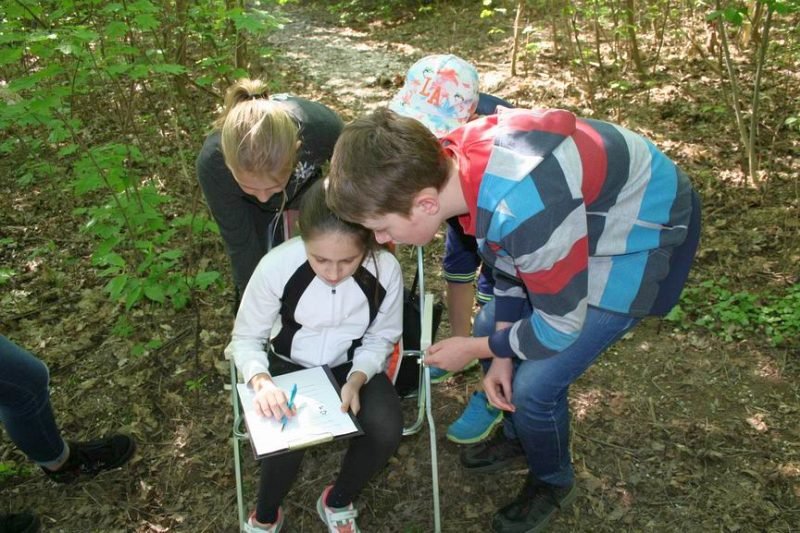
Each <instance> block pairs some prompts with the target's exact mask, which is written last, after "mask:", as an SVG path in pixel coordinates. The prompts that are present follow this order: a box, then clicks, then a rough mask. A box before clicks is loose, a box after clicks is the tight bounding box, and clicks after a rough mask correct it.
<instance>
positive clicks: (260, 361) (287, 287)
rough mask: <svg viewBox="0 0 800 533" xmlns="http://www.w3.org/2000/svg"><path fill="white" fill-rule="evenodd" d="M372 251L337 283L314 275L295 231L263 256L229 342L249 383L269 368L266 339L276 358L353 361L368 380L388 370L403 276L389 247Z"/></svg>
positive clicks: (304, 362) (308, 362) (308, 363)
mask: <svg viewBox="0 0 800 533" xmlns="http://www.w3.org/2000/svg"><path fill="white" fill-rule="evenodd" d="M375 257H376V260H377V268H376V265H375V262H376V261H374V260H373V259H371V258H370V257H369V256H368V257H367V258H366V259H365V260H364V262H363V264H362V265H361V266H360V267H359V268H358V270H356V272H355V273H354V274H353V276H351V277H349V278H347V279H346V280H344V281H342V282H340V283H339V284H338V285H337V286H336V287H331V286H330V285H328V284H326V283H325V282H323V281H322V280H321V279H319V278H318V277H317V276H316V275H315V274H314V271H313V270H312V269H311V266H310V265H309V263H308V257H307V255H306V250H305V245H304V244H303V241H302V239H300V238H299V237H295V238H294V239H291V240H289V241H286V242H285V243H283V244H281V245H280V246H277V247H276V248H273V249H272V251H270V252H269V253H268V254H267V255H265V256H264V257H263V258H262V259H261V261H260V262H259V263H258V266H257V267H256V269H255V272H253V276H252V277H251V278H250V282H249V283H248V284H247V288H246V289H245V291H244V296H243V297H242V303H241V306H240V307H239V312H238V314H237V315H236V322H235V323H234V326H233V333H232V340H231V342H230V343H229V344H228V346H227V347H226V348H225V353H226V354H227V355H228V356H229V357H233V358H234V361H235V362H236V366H237V367H238V368H239V372H241V374H242V375H243V377H244V380H245V383H249V382H250V380H251V379H252V377H253V376H255V375H256V374H259V373H262V372H267V373H268V372H269V362H268V359H267V350H268V346H269V345H268V344H267V341H270V344H271V345H272V349H273V351H274V352H275V353H276V354H277V355H279V356H280V357H282V358H284V359H287V360H290V361H291V362H293V363H295V364H297V365H300V366H303V367H313V366H320V365H324V364H327V365H329V366H331V367H336V366H339V365H341V364H343V363H346V362H348V361H352V363H353V367H352V369H351V370H350V373H352V372H354V371H356V370H358V371H360V372H363V373H364V374H366V376H367V379H371V378H372V376H374V375H375V374H377V373H378V372H382V371H384V370H385V367H386V361H387V359H388V357H389V356H390V355H391V352H392V350H393V348H394V345H395V344H396V343H397V342H398V340H399V339H400V336H401V334H402V330H403V278H402V275H401V272H400V264H399V263H398V262H397V258H395V257H394V255H392V254H391V253H390V252H388V251H386V250H380V251H379V252H376V254H375Z"/></svg>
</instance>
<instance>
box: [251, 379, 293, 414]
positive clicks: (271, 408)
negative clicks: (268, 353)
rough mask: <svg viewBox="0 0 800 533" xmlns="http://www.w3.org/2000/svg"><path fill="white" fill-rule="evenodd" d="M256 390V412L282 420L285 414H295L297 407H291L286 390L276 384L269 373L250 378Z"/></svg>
mask: <svg viewBox="0 0 800 533" xmlns="http://www.w3.org/2000/svg"><path fill="white" fill-rule="evenodd" d="M250 384H251V385H252V386H253V389H255V391H256V398H255V402H254V404H255V408H256V413H258V414H260V415H261V416H265V417H267V418H274V419H276V420H280V419H281V418H283V417H284V416H294V415H295V413H297V410H296V409H289V397H288V395H287V394H286V391H284V390H283V389H281V388H280V387H278V386H277V385H275V383H273V381H272V378H271V377H270V375H269V374H256V375H255V376H253V379H251V380H250Z"/></svg>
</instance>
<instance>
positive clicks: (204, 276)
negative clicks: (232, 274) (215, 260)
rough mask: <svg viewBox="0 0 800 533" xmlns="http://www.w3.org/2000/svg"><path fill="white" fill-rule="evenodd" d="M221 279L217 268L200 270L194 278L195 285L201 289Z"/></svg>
mask: <svg viewBox="0 0 800 533" xmlns="http://www.w3.org/2000/svg"><path fill="white" fill-rule="evenodd" d="M218 279H219V272H217V271H215V270H209V271H204V272H198V273H197V275H196V276H195V278H194V283H195V285H196V286H197V287H198V288H200V289H203V290H205V289H207V288H208V287H209V286H210V285H211V284H212V283H215V282H216V281H217V280H218Z"/></svg>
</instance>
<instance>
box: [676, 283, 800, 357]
mask: <svg viewBox="0 0 800 533" xmlns="http://www.w3.org/2000/svg"><path fill="white" fill-rule="evenodd" d="M666 319H667V320H669V321H671V322H674V323H676V324H677V325H679V326H681V327H684V328H690V327H699V328H702V329H705V330H707V331H709V332H710V333H712V334H713V335H715V336H717V337H719V338H721V339H723V340H725V341H729V342H730V341H739V340H744V339H754V340H758V339H762V340H764V341H766V342H767V343H768V344H770V345H772V346H779V347H789V346H797V345H798V343H800V284H798V283H796V284H794V285H791V286H790V287H788V288H787V289H786V291H785V292H783V291H781V292H780V293H776V292H761V293H758V294H754V293H752V292H749V291H745V290H739V291H737V290H734V289H732V288H731V287H730V281H729V280H728V278H725V277H723V278H720V279H719V280H707V281H703V282H702V283H700V284H699V285H697V286H694V287H687V288H685V289H684V290H683V294H682V295H681V302H680V304H679V305H678V306H676V307H675V308H674V309H673V310H672V312H671V313H670V314H669V315H668V316H667V317H666Z"/></svg>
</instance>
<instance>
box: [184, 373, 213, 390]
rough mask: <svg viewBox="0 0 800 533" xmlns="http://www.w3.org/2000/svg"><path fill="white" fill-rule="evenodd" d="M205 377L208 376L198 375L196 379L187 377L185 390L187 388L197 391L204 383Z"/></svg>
mask: <svg viewBox="0 0 800 533" xmlns="http://www.w3.org/2000/svg"><path fill="white" fill-rule="evenodd" d="M206 378H208V376H200V377H199V378H197V379H187V380H186V390H188V391H189V392H196V391H199V390H200V389H201V388H202V387H203V385H204V384H205V382H206Z"/></svg>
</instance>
